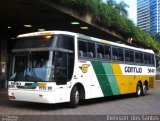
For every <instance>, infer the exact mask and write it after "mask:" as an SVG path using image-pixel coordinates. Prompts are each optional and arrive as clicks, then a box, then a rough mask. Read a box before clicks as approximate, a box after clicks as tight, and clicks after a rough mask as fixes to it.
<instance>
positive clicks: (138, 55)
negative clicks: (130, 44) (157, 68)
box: [135, 52, 143, 63]
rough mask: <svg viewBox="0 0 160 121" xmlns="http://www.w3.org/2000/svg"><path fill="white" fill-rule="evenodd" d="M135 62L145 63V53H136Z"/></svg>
mask: <svg viewBox="0 0 160 121" xmlns="http://www.w3.org/2000/svg"><path fill="white" fill-rule="evenodd" d="M135 62H136V63H143V53H140V52H135Z"/></svg>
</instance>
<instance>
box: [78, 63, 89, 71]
mask: <svg viewBox="0 0 160 121" xmlns="http://www.w3.org/2000/svg"><path fill="white" fill-rule="evenodd" d="M89 66H90V65H89V64H83V65H82V67H79V68H80V69H81V70H82V72H83V73H87V71H88V67H89Z"/></svg>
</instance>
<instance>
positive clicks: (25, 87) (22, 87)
mask: <svg viewBox="0 0 160 121" xmlns="http://www.w3.org/2000/svg"><path fill="white" fill-rule="evenodd" d="M17 88H18V89H36V87H31V86H17Z"/></svg>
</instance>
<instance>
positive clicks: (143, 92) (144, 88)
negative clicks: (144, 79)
mask: <svg viewBox="0 0 160 121" xmlns="http://www.w3.org/2000/svg"><path fill="white" fill-rule="evenodd" d="M146 94H147V86H146V84H144V85H143V91H142V95H143V96H145V95H146Z"/></svg>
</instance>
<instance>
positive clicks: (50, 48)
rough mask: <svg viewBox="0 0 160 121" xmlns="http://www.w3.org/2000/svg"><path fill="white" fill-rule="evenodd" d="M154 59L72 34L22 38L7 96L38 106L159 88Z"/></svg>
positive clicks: (144, 52)
mask: <svg viewBox="0 0 160 121" xmlns="http://www.w3.org/2000/svg"><path fill="white" fill-rule="evenodd" d="M155 67H156V66H155V54H154V52H153V51H152V50H149V49H142V48H136V47H132V46H128V45H125V44H119V43H116V42H111V41H108V40H103V39H98V38H94V37H90V36H86V35H83V34H78V33H73V32H67V31H44V32H34V33H27V34H22V35H18V36H17V41H16V43H15V45H14V47H13V49H12V59H11V64H10V68H11V69H10V70H11V71H10V77H9V80H8V96H9V99H10V100H14V101H27V102H37V103H50V104H52V103H53V104H54V103H64V102H69V104H70V106H71V107H73V108H75V107H77V106H78V105H79V102H80V100H82V99H92V98H100V97H105V96H114V95H123V94H131V93H134V94H135V95H136V96H137V97H139V96H144V95H146V94H147V91H148V90H149V89H154V88H155V86H156V81H155V74H156V68H155Z"/></svg>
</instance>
